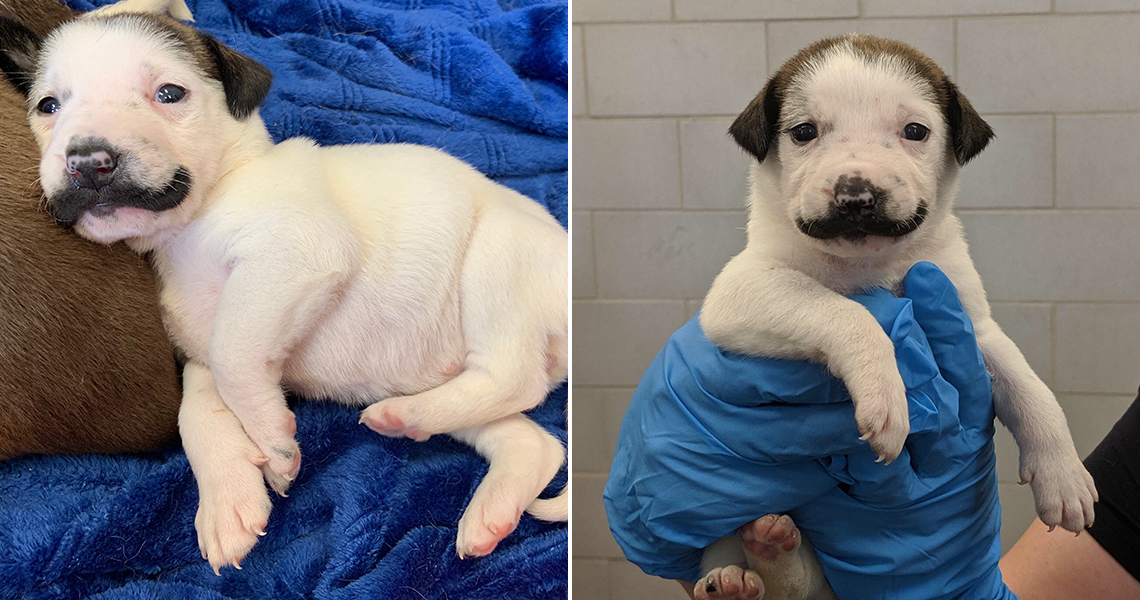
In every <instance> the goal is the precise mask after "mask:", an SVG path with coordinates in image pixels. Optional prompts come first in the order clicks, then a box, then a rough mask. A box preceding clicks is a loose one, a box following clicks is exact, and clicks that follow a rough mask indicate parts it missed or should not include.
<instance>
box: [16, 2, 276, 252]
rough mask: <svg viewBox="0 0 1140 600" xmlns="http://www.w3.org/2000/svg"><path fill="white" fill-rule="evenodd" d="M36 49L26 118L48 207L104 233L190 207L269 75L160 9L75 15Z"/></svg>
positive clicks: (95, 236)
mask: <svg viewBox="0 0 1140 600" xmlns="http://www.w3.org/2000/svg"><path fill="white" fill-rule="evenodd" d="M37 50H38V51H37V53H36V55H35V57H34V60H32V61H31V62H33V63H34V64H36V65H37V66H36V70H35V76H34V78H33V79H32V81H31V84H30V87H29V89H28V99H29V107H30V110H29V121H30V123H31V126H32V130H33V132H34V133H35V136H36V139H37V141H38V142H39V145H40V150H41V153H42V154H41V156H42V159H41V162H40V181H41V184H42V186H43V189H44V193H45V195H46V196H47V203H48V209H49V211H50V212H51V213H52V215H53V216H54V217H55V218H56V220H58V221H60V222H61V223H63V224H66V225H74V226H75V228H76V230H77V231H78V232H79V233H80V234H81V235H83V236H85V237H87V238H90V239H92V240H95V241H99V242H103V243H111V242H114V241H117V240H121V239H125V238H139V237H146V236H151V235H154V234H155V233H157V232H159V231H161V230H163V229H165V228H168V227H171V226H177V225H180V224H183V223H185V222H186V221H188V220H189V219H190V218H192V216H193V214H194V212H195V210H196V208H197V206H198V205H199V204H200V203H201V201H202V195H203V193H204V192H205V191H206V190H208V189H209V187H210V186H211V185H212V184H213V183H214V182H215V181H216V180H217V178H218V176H219V173H218V172H217V171H218V163H219V161H218V157H219V156H221V155H222V153H223V151H224V147H223V146H224V145H225V144H229V143H232V139H230V138H232V136H230V135H227V128H230V129H232V128H233V127H234V123H235V122H239V121H242V120H245V119H248V118H250V116H251V114H252V113H253V111H254V110H255V108H256V106H257V104H258V103H260V101H261V100H262V99H263V98H264V96H265V94H266V93H267V92H268V88H269V83H270V75H269V72H268V71H267V70H266V69H265V68H264V67H262V66H261V65H259V64H258V63H256V62H255V61H253V60H252V59H250V58H248V57H246V56H243V55H241V54H239V53H237V52H234V51H233V50H231V49H229V48H226V47H225V46H223V45H221V44H220V43H218V42H217V41H216V40H213V39H212V38H209V37H208V36H205V35H203V34H200V33H198V32H196V31H194V30H192V29H190V28H188V27H185V26H183V25H181V24H180V23H178V22H177V21H174V20H172V19H169V18H166V17H158V16H154V15H142V14H122V15H114V16H109V17H89V18H84V19H78V20H75V21H71V22H69V23H65V24H64V25H62V26H60V27H59V28H58V29H56V30H54V31H53V32H52V33H51V34H49V36H48V37H47V38H46V39H44V40H43V41H42V42H41V43H40V44H39V45H38V48H37ZM8 54H11V52H10V51H9V52H8ZM25 62H27V61H25Z"/></svg>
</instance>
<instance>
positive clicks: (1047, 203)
mask: <svg viewBox="0 0 1140 600" xmlns="http://www.w3.org/2000/svg"><path fill="white" fill-rule="evenodd" d="M574 10H575V21H576V24H575V27H574V37H575V40H574V44H575V45H574V48H575V53H576V56H575V63H574V65H575V70H576V73H575V74H574V77H575V78H574V85H575V88H576V89H575V90H574V104H575V106H574V115H575V117H576V119H575V123H574V126H575V130H574V134H575V139H574V159H575V165H574V185H575V194H574V200H573V202H574V206H573V207H574V226H575V233H574V244H575V254H574V261H575V265H574V270H575V273H574V285H575V290H574V296H575V299H576V301H575V305H574V323H575V332H574V359H575V361H574V364H575V372H574V377H575V379H574V380H575V390H574V422H575V427H574V440H573V442H574V447H575V452H574V454H575V462H574V469H575V478H576V480H577V481H580V482H581V483H580V484H579V485H578V486H577V487H576V488H575V493H574V503H575V506H574V510H575V512H574V586H575V588H574V589H575V598H582V599H586V598H589V599H599V600H609V599H614V600H617V599H619V598H620V599H622V600H671V599H676V600H680V599H682V598H684V594H683V593H681V591H680V588H679V586H676V584H673V583H671V582H664V581H657V580H654V579H653V578H651V577H648V576H646V575H644V574H642V573H641V572H640V571H639V570H638V569H637V568H636V567H633V566H632V565H630V564H628V563H627V562H625V561H624V560H623V559H621V558H620V557H621V554H620V551H619V550H618V548H617V547H616V545H615V544H614V543H613V541H612V539H611V538H610V535H609V531H608V527H607V525H606V523H605V519H604V512H603V511H602V509H601V489H602V486H603V485H604V482H605V478H606V474H607V471H608V463H609V461H610V459H611V457H612V453H613V447H614V443H615V440H616V436H617V428H618V426H619V425H620V415H621V413H622V411H624V409H625V407H626V405H627V403H628V399H629V395H630V393H631V392H632V389H633V386H635V385H636V384H637V381H638V379H639V377H640V375H641V373H642V371H643V370H644V369H645V367H646V366H647V365H648V364H649V361H650V360H651V359H652V358H653V356H654V355H656V353H657V351H658V350H659V349H660V348H661V346H662V344H663V343H664V341H665V339H666V338H667V337H668V336H669V334H670V333H671V332H672V331H673V330H675V329H676V328H677V327H678V326H680V325H681V323H683V322H684V320H685V319H687V318H688V317H689V316H691V315H692V314H693V313H694V311H696V310H697V309H698V308H699V307H700V302H701V299H702V298H703V296H704V293H705V291H706V288H707V286H708V283H709V282H710V281H711V280H712V278H713V277H714V276H715V275H716V273H717V271H718V270H719V268H720V266H721V265H722V264H723V262H724V261H725V260H726V259H727V257H728V256H730V255H731V254H732V253H734V252H736V251H737V249H739V248H740V247H741V246H742V244H743V240H744V237H743V233H742V231H741V230H740V228H741V227H743V226H744V219H743V209H744V200H745V197H744V196H745V189H746V183H747V167H748V164H749V160H748V158H747V157H746V155H745V154H744V153H743V152H741V151H740V150H739V149H737V147H736V146H735V145H734V143H733V142H732V141H731V139H730V138H729V137H728V136H727V135H726V134H725V131H726V130H727V128H728V125H729V123H731V121H732V118H733V117H734V116H735V115H736V113H737V112H739V110H741V109H742V108H743V107H744V105H745V104H746V103H747V101H748V100H749V99H751V97H752V96H753V95H754V94H755V93H756V92H758V91H759V90H760V88H761V87H762V86H763V84H764V79H765V74H767V73H771V72H773V71H775V70H776V69H777V68H779V66H780V64H781V62H782V61H784V60H786V59H787V58H788V57H790V56H791V55H792V54H793V53H794V52H795V51H796V50H798V49H799V48H801V47H803V46H805V45H807V44H808V43H810V42H812V41H814V40H815V39H817V38H819V37H822V36H827V35H833V34H838V33H845V32H850V31H857V32H864V33H871V34H876V35H884V36H889V37H895V38H899V39H902V40H903V41H907V42H909V43H912V44H914V45H915V46H917V47H918V48H920V49H921V50H923V51H924V52H926V53H928V54H930V55H931V56H932V57H933V58H934V59H935V60H937V61H938V62H939V63H940V64H941V66H942V67H943V69H945V70H946V71H947V72H948V73H950V74H951V75H952V76H954V77H955V79H956V80H957V81H958V83H959V85H960V87H961V89H962V90H963V92H964V94H965V95H966V96H967V97H968V98H969V99H970V100H971V101H972V102H973V103H974V104H975V106H977V107H978V108H979V110H980V111H982V113H983V114H984V115H985V116H986V119H987V120H988V121H989V123H990V124H991V125H992V126H993V127H994V129H995V131H996V132H997V134H998V137H997V139H996V140H995V141H994V142H993V144H992V145H991V146H990V148H988V149H987V150H986V151H985V152H983V153H982V154H981V155H980V156H979V157H978V158H976V159H975V160H974V161H973V162H972V163H970V164H969V165H967V166H966V167H965V168H964V169H963V171H962V190H961V194H960V195H959V199H958V204H957V206H958V212H959V214H960V215H961V217H962V220H963V222H964V224H965V226H966V231H967V233H968V235H969V239H970V243H971V248H972V251H973V254H974V258H975V260H976V262H977V263H978V266H979V270H980V271H981V273H982V276H983V278H984V280H985V282H986V287H987V290H988V291H989V293H990V297H991V299H992V300H993V301H994V304H993V308H994V316H995V318H996V319H997V320H998V322H999V323H1001V325H1002V327H1003V328H1004V329H1005V330H1006V331H1007V332H1008V333H1009V334H1010V336H1011V337H1012V338H1013V339H1014V341H1016V342H1017V343H1018V345H1019V346H1020V348H1021V349H1022V351H1023V352H1024V353H1025V355H1026V358H1027V359H1028V360H1029V362H1030V364H1031V365H1032V366H1033V367H1034V369H1035V370H1036V371H1037V372H1038V374H1040V375H1041V377H1042V378H1043V379H1044V380H1045V381H1046V383H1048V384H1050V386H1051V387H1052V388H1053V389H1054V390H1055V391H1056V392H1057V395H1058V398H1059V401H1060V402H1061V405H1062V407H1063V408H1064V409H1065V413H1066V415H1068V418H1069V422H1070V427H1071V429H1072V431H1073V436H1074V439H1075V441H1076V444H1077V448H1078V451H1079V452H1080V453H1081V455H1082V456H1084V455H1086V454H1087V453H1088V452H1089V451H1091V450H1092V448H1093V447H1095V445H1096V443H1097V442H1098V441H1099V439H1100V438H1101V437H1102V436H1103V435H1104V433H1105V432H1107V431H1108V429H1109V428H1110V427H1111V426H1112V424H1113V422H1114V421H1115V419H1116V418H1117V417H1118V416H1119V415H1120V414H1121V413H1122V412H1123V411H1124V408H1125V407H1126V406H1127V405H1128V404H1129V403H1131V401H1132V399H1133V398H1135V395H1136V387H1137V385H1140V192H1138V191H1137V190H1140V73H1138V71H1140V0H955V1H954V2H946V1H944V0H772V1H765V2H756V1H754V0H672V2H668V1H667V0H623V1H621V2H614V1H607V0H591V1H584V0H575V2H574ZM1070 13H1085V14H1070ZM1090 13H1091V14H1090ZM996 444H997V451H998V477H999V481H1000V482H1001V483H1000V493H1001V498H1002V503H1003V508H1004V519H1003V527H1002V541H1003V544H1004V545H1005V546H1006V547H1008V546H1009V545H1010V544H1012V542H1013V541H1015V540H1016V539H1017V537H1018V536H1020V535H1021V533H1022V532H1023V531H1024V530H1025V528H1026V526H1027V525H1028V524H1029V522H1030V521H1031V520H1032V519H1033V516H1034V513H1033V498H1032V494H1031V492H1030V490H1029V489H1028V488H1027V487H1025V486H1018V485H1017V484H1016V481H1017V449H1016V445H1015V444H1014V442H1013V439H1012V437H1010V435H1009V433H1008V432H1006V431H1005V430H1004V428H1002V427H999V428H998V434H997V437H996Z"/></svg>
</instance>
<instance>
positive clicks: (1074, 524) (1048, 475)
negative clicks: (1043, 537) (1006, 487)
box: [1020, 451, 1100, 535]
mask: <svg viewBox="0 0 1140 600" xmlns="http://www.w3.org/2000/svg"><path fill="white" fill-rule="evenodd" d="M1020 471H1021V472H1020V475H1021V483H1022V484H1026V483H1028V484H1029V485H1030V487H1032V488H1033V500H1034V502H1035V503H1036V505H1037V515H1038V516H1040V517H1041V522H1042V523H1045V524H1046V525H1048V526H1049V531H1052V530H1053V529H1055V528H1057V527H1058V526H1060V527H1062V528H1064V529H1067V530H1069V531H1072V532H1073V533H1076V534H1078V535H1079V534H1080V532H1081V531H1082V530H1084V529H1085V528H1086V527H1089V526H1091V525H1092V524H1093V517H1094V513H1093V503H1094V502H1096V501H1097V500H1099V499H1100V497H1099V495H1098V494H1097V491H1096V484H1095V483H1093V478H1092V475H1090V474H1089V472H1088V470H1086V469H1085V466H1084V465H1083V464H1082V463H1081V460H1080V459H1079V458H1078V457H1077V453H1076V452H1075V451H1069V452H1064V453H1060V452H1042V453H1025V454H1022V457H1021V469H1020Z"/></svg>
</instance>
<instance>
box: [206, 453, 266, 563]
mask: <svg viewBox="0 0 1140 600" xmlns="http://www.w3.org/2000/svg"><path fill="white" fill-rule="evenodd" d="M258 462H260V461H258ZM272 508H273V504H272V502H270V500H269V492H268V491H267V490H266V489H265V483H264V482H262V474H261V470H260V469H258V466H257V464H255V463H251V462H245V461H241V462H235V463H233V464H230V465H227V466H226V467H225V469H224V470H222V471H219V472H218V473H214V474H212V475H211V476H210V477H209V479H201V480H199V482H198V514H197V516H196V517H195V518H194V528H195V530H197V533H198V549H199V550H201V551H202V558H204V559H206V560H208V561H209V563H210V567H211V568H213V570H214V573H215V574H220V569H221V568H222V567H224V566H226V565H232V566H233V567H234V568H236V569H241V566H240V565H241V561H242V560H243V559H244V558H245V557H246V556H247V555H248V554H249V552H250V550H252V549H253V546H254V544H256V543H257V540H258V538H259V537H260V536H263V535H265V526H266V525H267V524H268V522H269V512H270V510H272Z"/></svg>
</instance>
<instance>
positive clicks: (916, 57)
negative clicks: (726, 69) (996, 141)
mask: <svg viewBox="0 0 1140 600" xmlns="http://www.w3.org/2000/svg"><path fill="white" fill-rule="evenodd" d="M841 44H849V45H850V47H851V48H852V49H853V50H854V52H855V54H856V55H857V56H863V57H865V58H866V59H868V60H871V59H874V58H876V57H881V56H893V57H896V58H898V59H900V61H901V62H902V64H904V65H906V66H907V67H908V68H909V69H910V70H911V71H912V72H913V73H914V74H915V75H917V76H918V77H919V78H921V79H922V80H924V81H926V82H927V83H928V84H929V85H930V89H931V93H932V94H933V95H934V101H935V103H936V104H937V105H938V106H939V108H940V109H941V111H942V114H943V116H944V117H945V119H946V123H947V124H948V126H949V127H950V135H949V136H948V137H949V140H950V145H951V149H952V150H953V152H954V156H955V158H956V159H957V161H958V164H959V165H964V164H966V162H968V161H969V160H970V159H971V158H973V157H974V156H976V155H977V154H978V153H979V152H981V151H982V150H983V149H984V148H985V147H986V144H988V143H989V141H990V139H992V138H993V136H994V133H993V130H992V129H991V128H990V126H989V124H987V123H986V122H985V121H984V120H983V119H982V117H981V116H980V115H978V113H977V111H975V110H974V108H973V106H971V105H970V102H969V101H968V100H966V97H965V96H963V95H962V94H961V92H959V91H958V87H957V86H956V85H954V83H953V82H952V81H950V78H949V77H948V76H947V75H946V73H945V72H944V71H943V70H942V69H941V68H940V67H939V66H938V65H937V64H936V63H935V62H934V61H932V60H930V58H929V57H927V56H926V55H924V54H922V53H921V52H919V51H918V50H915V49H914V48H913V47H911V46H909V45H907V44H904V43H903V42H900V41H898V40H892V39H887V38H881V37H875V36H870V35H858V34H848V35H841V36H837V37H832V38H827V39H823V40H819V41H817V42H815V43H813V44H811V45H810V46H808V47H806V48H804V49H803V50H800V51H799V52H798V53H796V55H795V56H793V57H792V58H790V59H788V61H787V62H785V63H784V64H783V66H781V67H780V69H779V70H778V71H776V74H775V75H773V76H772V78H771V79H769V80H768V83H767V84H766V85H765V86H764V89H763V90H761V91H760V93H759V94H758V95H757V96H756V97H755V98H753V99H752V101H751V102H750V103H749V104H748V106H747V107H746V108H745V109H744V112H742V113H740V115H739V116H738V117H737V118H736V120H735V121H734V122H733V123H732V125H731V126H730V127H729V130H728V131H729V134H730V135H732V137H733V138H734V139H735V140H736V142H737V143H738V144H740V146H741V147H742V148H744V149H745V150H747V151H748V153H750V154H752V155H753V156H754V157H756V159H757V160H759V161H763V160H764V158H765V157H766V156H767V154H768V150H769V149H770V147H771V145H772V143H773V142H774V141H775V140H776V136H777V135H778V134H779V122H780V110H781V108H782V106H783V102H784V97H785V94H786V93H787V91H788V88H789V87H790V86H791V84H792V82H793V80H794V79H795V77H796V76H797V75H799V74H800V73H801V72H803V70H804V69H805V68H806V67H807V66H808V65H810V64H811V63H812V62H813V61H815V60H817V59H819V58H820V57H821V56H823V55H824V54H825V53H827V52H828V51H829V50H831V49H833V48H835V47H836V46H839V45H841Z"/></svg>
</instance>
